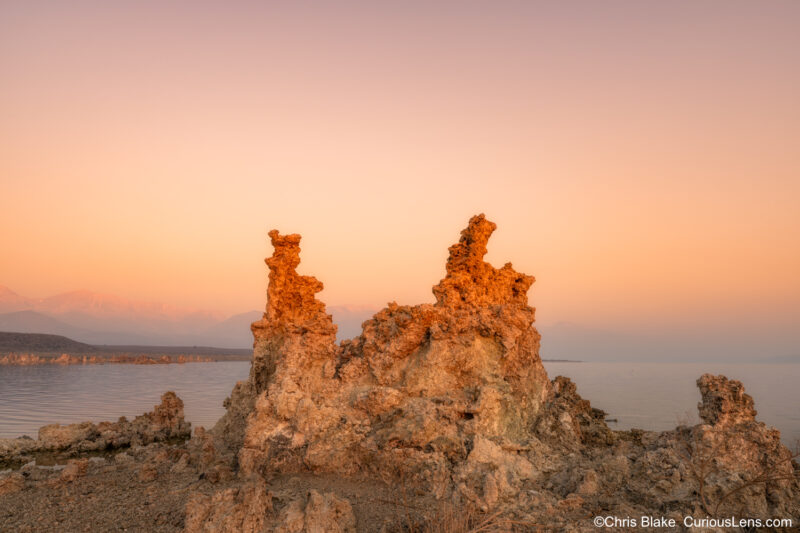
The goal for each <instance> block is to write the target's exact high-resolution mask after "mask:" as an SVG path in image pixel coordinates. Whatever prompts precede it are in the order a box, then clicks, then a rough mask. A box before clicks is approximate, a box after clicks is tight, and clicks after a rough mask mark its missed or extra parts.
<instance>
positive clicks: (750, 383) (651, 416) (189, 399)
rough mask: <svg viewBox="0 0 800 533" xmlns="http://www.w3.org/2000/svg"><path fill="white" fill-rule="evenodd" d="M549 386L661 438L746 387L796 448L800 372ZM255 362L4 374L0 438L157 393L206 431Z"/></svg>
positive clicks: (662, 372)
mask: <svg viewBox="0 0 800 533" xmlns="http://www.w3.org/2000/svg"><path fill="white" fill-rule="evenodd" d="M545 367H546V368H547V372H548V374H549V375H550V377H551V378H552V377H555V376H557V375H563V376H568V377H570V378H572V380H573V381H575V383H577V385H578V392H579V393H580V394H581V396H583V397H584V398H586V399H588V400H590V401H591V402H592V405H593V406H595V407H599V408H601V409H603V410H605V411H607V412H608V413H609V417H610V418H616V419H618V420H619V422H617V423H615V424H610V425H611V426H612V427H614V428H617V429H629V428H631V427H637V428H642V429H652V430H665V429H670V428H673V427H675V426H676V425H677V424H678V423H686V422H689V423H696V422H697V420H698V418H697V402H698V401H700V393H699V392H698V390H697V386H696V385H695V381H696V379H697V378H698V377H699V376H700V375H701V374H703V373H705V372H710V373H714V374H725V375H726V376H728V377H729V378H731V379H738V380H741V381H742V382H743V383H744V385H745V388H746V389H747V392H748V393H749V394H751V395H752V396H753V397H754V398H755V402H756V409H757V410H758V419H759V420H761V421H763V422H766V423H767V424H769V425H771V426H775V427H776V428H778V429H780V430H781V433H782V436H783V439H784V441H785V442H786V443H787V444H792V443H794V442H795V441H796V440H797V439H800V386H798V384H800V365H798V364H782V365H778V364H774V365H772V364H722V363H719V364H718V363H693V364H682V363H681V364H677V363H676V364H669V363H545ZM249 369H250V363H249V362H220V363H191V364H185V365H87V366H49V365H48V366H31V367H11V366H5V367H0V437H18V436H20V435H24V434H27V435H30V436H33V437H35V436H36V433H37V430H38V428H39V427H40V426H43V425H45V424H53V423H61V424H66V423H73V422H81V421H84V420H92V421H95V422H99V421H102V420H112V421H113V420H116V419H117V418H119V417H120V416H122V415H124V416H127V417H129V418H131V417H134V416H136V415H140V414H142V413H144V412H146V411H150V410H151V409H152V408H153V406H154V405H155V404H157V403H158V402H159V400H160V396H161V393H163V392H164V391H167V390H174V391H175V392H176V393H177V394H178V396H180V397H181V399H183V401H184V404H185V410H186V418H187V419H188V420H189V421H190V422H192V424H193V425H194V426H198V425H201V426H205V427H210V426H212V425H213V424H214V422H216V420H217V419H218V418H219V417H220V416H221V415H222V413H223V412H224V409H223V407H222V402H223V400H224V399H225V398H226V397H227V396H228V395H229V394H230V392H231V389H232V388H233V385H234V384H235V383H236V382H237V381H239V380H241V379H245V378H246V377H247V374H248V372H249Z"/></svg>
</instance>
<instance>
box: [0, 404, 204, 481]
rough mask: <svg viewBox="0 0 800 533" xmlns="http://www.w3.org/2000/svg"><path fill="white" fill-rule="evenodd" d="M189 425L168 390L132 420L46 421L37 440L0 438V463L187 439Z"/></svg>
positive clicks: (22, 461)
mask: <svg viewBox="0 0 800 533" xmlns="http://www.w3.org/2000/svg"><path fill="white" fill-rule="evenodd" d="M190 434H191V424H190V423H189V422H187V421H186V420H184V417H183V401H182V400H181V399H180V398H178V396H177V395H176V394H175V393H174V392H172V391H169V392H165V393H164V394H163V395H162V396H161V403H160V404H158V405H156V406H155V407H153V411H152V412H150V413H145V414H143V415H140V416H137V417H136V418H135V419H134V420H132V421H130V420H127V419H126V418H125V417H122V418H120V419H119V420H118V421H117V422H100V423H98V424H95V423H93V422H81V423H79V424H68V425H61V424H50V425H47V426H42V427H41V428H39V435H38V438H37V439H31V438H28V437H20V438H17V439H0V466H2V465H15V464H22V463H26V462H28V461H30V460H32V459H33V458H34V456H35V455H36V454H39V453H48V454H56V455H58V456H64V457H70V456H75V455H78V454H80V453H85V452H92V451H102V450H111V449H116V448H123V447H128V446H137V445H146V444H150V443H152V442H163V441H168V440H172V439H187V438H188V437H189V435H190Z"/></svg>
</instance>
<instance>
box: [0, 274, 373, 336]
mask: <svg viewBox="0 0 800 533" xmlns="http://www.w3.org/2000/svg"><path fill="white" fill-rule="evenodd" d="M375 311H377V309H373V308H368V307H350V306H331V307H329V309H328V312H330V313H331V314H333V315H334V319H335V320H336V322H337V324H339V336H340V337H341V338H350V337H354V336H356V335H358V334H359V333H360V332H361V323H362V322H363V321H364V320H366V319H368V318H369V317H370V316H372V314H373V313H374V312H375ZM262 315H263V311H256V310H253V311H246V312H244V313H238V314H235V315H232V316H229V317H224V316H223V315H221V314H220V313H214V312H208V311H204V310H197V309H191V308H181V307H177V306H172V305H168V304H163V303H158V302H137V301H133V300H128V299H126V298H123V297H121V296H115V295H108V294H101V293H95V292H92V291H88V290H77V291H70V292H65V293H60V294H57V295H55V296H51V297H47V298H38V299H37V298H28V297H26V296H23V295H20V294H18V293H16V292H15V291H13V290H11V289H10V288H8V287H5V286H0V331H8V332H19V333H42V334H53V335H63V336H65V337H69V338H70V339H74V340H75V341H78V342H83V343H87V344H109V345H126V344H127V345H163V346H195V345H197V346H200V345H203V346H220V347H227V348H251V347H252V345H253V335H252V333H251V332H250V324H252V323H253V322H255V321H256V320H259V319H260V318H261V317H262Z"/></svg>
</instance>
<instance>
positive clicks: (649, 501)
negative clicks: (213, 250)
mask: <svg viewBox="0 0 800 533" xmlns="http://www.w3.org/2000/svg"><path fill="white" fill-rule="evenodd" d="M495 229H496V226H495V224H494V223H492V222H490V221H488V220H487V219H486V217H485V216H484V215H478V216H474V217H472V218H471V219H470V221H469V224H468V226H467V227H466V229H464V230H463V231H462V232H461V237H460V239H459V241H458V242H457V243H456V244H454V245H453V246H451V247H450V249H449V252H450V254H449V258H448V260H447V264H446V274H445V277H444V279H442V280H441V281H440V282H439V283H438V284H437V285H436V286H434V287H433V294H434V296H435V297H436V303H434V304H421V305H416V306H401V305H397V304H396V303H390V304H388V306H387V307H386V308H384V309H382V310H381V311H379V312H378V313H377V314H375V316H374V317H372V318H371V319H370V320H367V321H366V322H364V324H363V331H362V333H361V335H359V336H358V337H356V338H354V339H351V340H346V341H343V342H341V343H340V344H337V343H336V326H335V325H334V324H333V321H332V319H331V316H330V315H328V314H327V313H326V311H325V305H324V304H323V303H322V302H321V301H319V300H318V299H317V298H316V296H315V295H316V293H318V292H319V291H321V290H322V283H321V282H319V281H318V280H317V279H316V278H314V277H311V276H301V275H299V274H298V273H297V272H296V268H297V266H298V264H299V263H300V256H299V254H300V236H299V235H280V234H279V233H278V232H277V231H271V232H270V234H269V236H270V238H271V241H272V245H273V247H274V253H273V255H272V257H270V258H269V259H267V260H266V263H267V266H268V267H269V289H268V292H267V307H266V312H265V313H264V317H263V319H262V320H260V321H258V322H256V323H254V324H253V325H252V331H253V335H254V338H255V341H254V351H253V361H252V367H251V372H250V376H249V378H248V380H246V381H243V382H240V383H238V384H237V385H236V387H235V388H234V390H233V392H232V394H231V397H230V398H228V400H226V403H225V406H226V408H227V412H226V414H225V416H223V417H222V419H220V421H219V422H218V423H217V425H216V426H215V427H214V428H213V429H212V430H211V431H210V432H205V431H198V432H196V436H195V438H194V439H193V444H192V443H190V446H194V447H195V448H196V449H202V450H203V457H204V459H203V461H202V462H203V464H204V465H207V470H206V472H207V473H208V474H209V475H212V474H214V472H216V474H215V475H217V477H220V476H219V473H220V472H228V473H230V474H229V475H235V476H238V485H237V487H235V488H228V489H225V490H224V491H221V492H218V493H217V494H215V495H205V494H197V495H196V496H195V497H194V498H193V499H192V500H191V501H190V503H189V504H188V505H187V508H186V513H187V515H186V531H187V532H188V533H193V532H200V531H203V532H228V531H230V532H232V531H240V530H243V529H246V530H247V531H254V532H257V531H297V532H301V531H337V530H338V531H377V530H381V528H382V530H383V531H392V530H401V529H402V530H405V529H403V528H406V529H407V528H408V527H411V526H409V525H408V524H406V525H401V526H399V529H398V528H397V523H396V520H395V519H396V517H397V515H398V514H402V512H401V511H402V510H398V509H395V510H394V511H393V512H390V513H387V516H386V517H385V523H384V524H383V525H382V526H381V528H379V527H377V526H376V524H375V522H374V521H372V522H369V523H365V522H363V520H364V518H363V517H364V516H365V515H364V512H365V511H362V512H361V514H358V513H355V512H354V511H353V506H351V503H352V505H354V506H356V507H358V505H359V504H360V502H359V501H352V502H351V501H349V500H348V499H347V496H346V495H345V494H343V493H341V492H339V493H335V492H336V491H335V490H329V488H330V487H332V486H333V485H331V484H330V483H328V482H326V481H325V480H331V479H334V480H339V481H341V480H348V479H349V480H361V481H359V482H358V483H360V484H361V486H369V484H370V483H374V482H375V480H379V481H381V482H384V483H386V484H388V485H389V486H395V487H402V492H403V497H404V498H405V495H406V493H407V492H406V491H407V490H410V491H413V493H414V494H417V495H420V494H423V495H426V496H425V497H427V498H430V499H431V501H433V502H437V501H438V502H440V503H442V502H446V503H447V504H448V505H451V506H452V508H454V509H460V510H464V512H466V510H470V509H471V510H476V511H477V512H483V513H487V512H491V513H496V514H494V515H493V516H503V517H505V518H504V520H507V522H505V523H506V525H507V526H508V527H507V530H511V529H512V524H518V525H519V524H545V525H546V526H547V527H548V528H550V529H553V530H556V531H594V530H595V527H594V525H593V524H592V523H591V521H590V520H587V518H586V517H587V516H589V517H591V516H594V515H597V514H598V513H602V514H604V515H618V516H638V515H645V514H647V515H653V514H654V513H660V515H662V516H665V517H673V518H676V519H678V520H679V522H680V520H682V519H683V517H684V516H687V515H692V516H696V517H709V516H711V517H713V516H728V515H729V514H731V513H736V514H737V516H745V517H751V518H755V517H763V518H767V517H794V519H795V523H797V520H798V519H800V484H799V483H798V472H800V467H798V465H797V463H796V461H794V458H793V456H792V454H791V453H790V452H789V450H788V449H787V448H786V447H785V446H783V444H781V442H780V435H779V433H778V432H777V431H776V430H774V429H771V428H767V427H766V426H765V425H764V424H763V423H760V422H757V421H756V420H755V415H756V412H755V410H754V408H753V400H752V398H750V396H748V395H747V394H745V393H744V389H743V387H742V385H741V383H739V382H736V381H728V380H727V379H726V378H725V377H723V376H718V377H715V376H711V375H704V376H702V377H701V378H700V379H699V380H698V386H699V388H700V392H701V395H702V402H701V403H700V405H699V410H700V415H701V418H702V420H703V424H700V425H697V426H694V427H685V426H681V427H678V428H676V429H675V430H672V431H667V432H661V433H656V432H645V431H640V430H631V431H625V432H622V431H612V430H610V429H609V428H608V426H607V425H606V423H605V421H604V416H605V414H604V413H603V412H602V411H600V410H599V409H594V408H592V407H591V405H590V403H589V402H588V401H586V400H584V399H582V398H581V397H580V396H579V395H578V393H577V390H576V387H575V385H574V384H573V383H572V382H571V381H570V380H569V379H567V378H563V377H557V378H555V379H554V380H552V381H550V380H549V379H548V377H547V374H546V372H545V370H544V367H543V366H542V362H541V359H540V358H539V341H540V335H539V333H538V332H537V331H536V328H535V327H534V326H533V322H534V309H533V308H532V307H530V306H529V305H528V299H527V291H528V289H529V288H530V287H531V285H532V284H533V282H534V278H533V277H532V276H528V275H525V274H521V273H519V272H516V271H515V270H514V269H513V267H512V266H511V264H510V263H507V264H505V265H504V266H503V267H502V268H499V269H497V268H495V267H493V266H492V265H490V264H489V263H487V262H485V261H484V260H483V258H484V256H485V254H486V251H487V248H486V247H487V243H488V240H489V237H490V236H491V234H492V232H493V231H494V230H495ZM297 476H306V477H297ZM309 476H310V477H309ZM287 479H289V480H290V482H292V483H294V482H295V481H296V480H298V479H307V480H310V481H308V490H307V492H306V493H305V495H300V496H296V497H294V499H293V500H291V501H290V500H289V499H284V500H280V498H277V497H275V496H274V494H273V492H272V491H273V489H274V488H275V487H277V486H281V483H284V482H285V480H287ZM281 480H283V481H281ZM318 489H319V490H320V491H321V492H320V491H318ZM362 496H363V497H364V498H368V495H362ZM430 505H431V507H435V506H436V504H435V503H434V504H430ZM405 508H406V509H407V508H408V506H406V507H405ZM458 512H460V511H458ZM637 513H638V515H637ZM423 522H424V518H423ZM393 527H394V528H395V529H392V528H393ZM414 527H416V526H414Z"/></svg>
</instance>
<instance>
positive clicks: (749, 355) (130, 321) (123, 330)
mask: <svg viewBox="0 0 800 533" xmlns="http://www.w3.org/2000/svg"><path fill="white" fill-rule="evenodd" d="M376 311H377V309H376V308H372V307H363V306H362V307H348V306H328V312H329V313H331V314H332V315H333V320H334V322H335V323H336V324H337V325H338V328H339V329H338V335H337V336H338V337H339V339H346V338H352V337H355V336H356V335H358V334H360V333H361V324H362V322H364V321H365V320H368V319H369V318H370V317H372V315H373V314H375V312H376ZM262 315H263V313H262V312H261V311H247V312H244V313H239V314H236V315H233V316H229V317H224V316H222V315H220V314H219V313H212V312H208V311H199V310H196V309H188V308H179V307H175V306H170V305H165V304H162V303H155V302H137V301H133V300H128V299H126V298H122V297H119V296H112V295H106V294H99V293H95V292H90V291H85V290H81V291H73V292H66V293H63V294H58V295H55V296H51V297H49V298H39V299H35V298H27V297H25V296H22V295H19V294H17V293H16V292H14V291H12V290H11V289H9V288H8V287H3V286H0V331H5V332H17V333H45V334H54V335H63V336H65V337H69V338H70V339H73V340H75V341H78V342H83V343H86V344H92V345H138V346H142V345H156V346H214V347H217V348H247V349H249V348H252V346H253V336H252V334H251V332H250V324H251V323H253V322H255V321H256V320H259V319H260V318H261V317H262ZM536 327H537V329H538V330H539V332H540V333H542V347H541V355H542V358H545V359H571V360H581V361H684V362H690V361H709V360H710V361H714V360H716V361H720V360H722V361H729V362H734V361H754V360H758V361H762V362H767V361H770V362H799V361H800V355H798V343H797V335H796V333H795V332H790V333H791V334H786V333H783V334H778V333H775V332H771V331H759V330H753V329H748V328H739V329H734V330H718V331H708V330H706V329H701V330H698V331H695V332H693V333H692V332H686V331H683V332H679V331H674V330H673V329H670V328H664V329H663V330H662V331H655V332H632V331H627V332H622V331H607V330H600V329H592V328H587V327H584V326H581V325H578V324H571V323H566V322H560V323H555V324H537V326H536Z"/></svg>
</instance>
